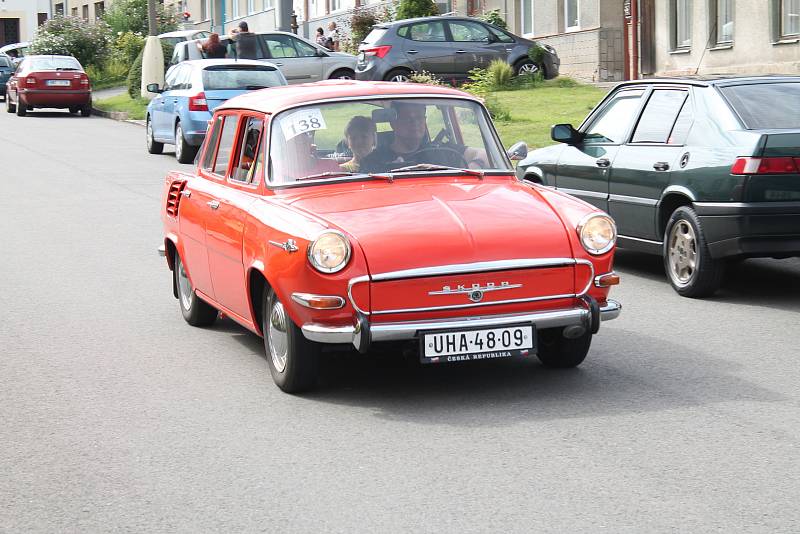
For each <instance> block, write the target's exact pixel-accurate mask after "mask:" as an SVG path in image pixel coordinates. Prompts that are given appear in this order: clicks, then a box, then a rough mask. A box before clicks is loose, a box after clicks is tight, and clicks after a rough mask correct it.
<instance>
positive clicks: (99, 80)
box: [86, 59, 130, 90]
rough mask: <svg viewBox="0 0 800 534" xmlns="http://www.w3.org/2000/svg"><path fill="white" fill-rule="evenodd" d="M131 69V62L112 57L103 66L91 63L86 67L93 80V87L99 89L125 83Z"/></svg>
mask: <svg viewBox="0 0 800 534" xmlns="http://www.w3.org/2000/svg"><path fill="white" fill-rule="evenodd" d="M129 70H130V63H123V62H120V61H118V60H115V59H112V60H110V61H108V62H106V64H105V65H103V67H102V68H101V67H95V66H93V65H90V66H89V67H87V68H86V74H87V75H88V76H89V79H90V80H91V81H92V89H95V90H97V89H105V88H106V87H117V86H119V85H124V84H125V80H126V79H127V77H128V71H129Z"/></svg>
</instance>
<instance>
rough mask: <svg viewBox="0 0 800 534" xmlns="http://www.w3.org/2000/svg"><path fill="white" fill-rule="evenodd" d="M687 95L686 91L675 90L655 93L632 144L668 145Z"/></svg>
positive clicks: (645, 109) (658, 90) (651, 96)
mask: <svg viewBox="0 0 800 534" xmlns="http://www.w3.org/2000/svg"><path fill="white" fill-rule="evenodd" d="M687 94H688V93H687V92H686V91H680V90H673V89H656V90H655V91H653V94H651V95H650V98H649V99H648V100H647V105H646V106H645V108H644V111H643V112H642V117H641V118H640V119H639V124H637V125H636V131H635V132H634V133H633V139H632V142H634V143H666V142H667V138H668V137H669V133H670V131H672V127H673V126H674V124H675V120H676V119H677V118H678V113H680V110H681V107H682V106H683V103H684V101H685V100H686V95H687Z"/></svg>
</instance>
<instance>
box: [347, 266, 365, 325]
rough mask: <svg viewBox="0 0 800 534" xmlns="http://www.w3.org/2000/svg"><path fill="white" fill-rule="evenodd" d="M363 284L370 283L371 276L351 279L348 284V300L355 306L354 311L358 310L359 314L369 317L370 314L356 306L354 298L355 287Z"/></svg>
mask: <svg viewBox="0 0 800 534" xmlns="http://www.w3.org/2000/svg"><path fill="white" fill-rule="evenodd" d="M362 282H369V275H368V274H365V275H364V276H356V277H355V278H351V279H350V281H349V282H347V298H348V299H349V300H350V304H351V305H352V306H353V309H354V310H356V311H357V312H358V313H363V314H364V315H369V312H368V311H366V310H362V309H361V308H359V307H358V304H356V300H355V299H354V298H353V286H354V285H356V284H360V283H362Z"/></svg>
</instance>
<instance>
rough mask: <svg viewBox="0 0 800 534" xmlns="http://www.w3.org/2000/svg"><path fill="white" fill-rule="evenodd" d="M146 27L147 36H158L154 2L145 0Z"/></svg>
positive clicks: (153, 0) (154, 0)
mask: <svg viewBox="0 0 800 534" xmlns="http://www.w3.org/2000/svg"><path fill="white" fill-rule="evenodd" d="M147 26H148V30H149V32H148V35H158V20H157V19H156V0H147Z"/></svg>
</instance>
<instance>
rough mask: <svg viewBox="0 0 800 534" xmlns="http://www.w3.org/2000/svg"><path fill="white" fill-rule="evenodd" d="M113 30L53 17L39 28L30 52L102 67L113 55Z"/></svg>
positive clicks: (100, 24) (93, 24) (105, 25)
mask: <svg viewBox="0 0 800 534" xmlns="http://www.w3.org/2000/svg"><path fill="white" fill-rule="evenodd" d="M111 41H112V38H111V29H110V28H109V27H108V25H107V24H105V23H104V22H102V21H98V22H96V23H89V22H87V21H85V20H83V19H81V18H79V17H60V16H59V17H54V18H52V19H50V20H48V21H47V22H45V23H44V24H42V26H41V27H40V28H39V31H38V32H37V33H36V37H34V39H33V42H32V43H31V52H32V53H34V54H57V55H67V56H75V58H76V59H77V60H78V61H80V62H81V65H83V66H84V67H87V66H89V65H94V66H96V67H100V66H102V64H103V63H104V62H105V60H106V59H107V58H108V56H109V54H110V53H111Z"/></svg>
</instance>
